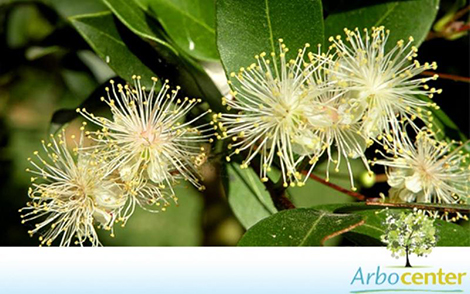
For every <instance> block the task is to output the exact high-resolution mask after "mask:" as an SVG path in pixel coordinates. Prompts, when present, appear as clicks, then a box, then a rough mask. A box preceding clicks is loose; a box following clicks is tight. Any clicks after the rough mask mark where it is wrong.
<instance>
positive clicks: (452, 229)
mask: <svg viewBox="0 0 470 294" xmlns="http://www.w3.org/2000/svg"><path fill="white" fill-rule="evenodd" d="M312 208H313V209H324V210H327V211H331V212H334V213H350V214H354V215H359V216H361V217H363V218H364V220H365V223H364V224H363V225H361V226H358V227H356V228H354V229H353V230H351V231H350V232H348V233H346V234H344V236H345V237H346V238H347V239H349V240H351V241H352V242H354V243H356V244H357V245H367V246H370V245H381V244H382V243H381V241H380V236H381V235H382V234H384V233H385V227H384V222H385V218H386V214H385V213H384V211H383V209H382V208H378V207H377V206H370V205H365V204H364V203H351V204H344V205H341V204H333V205H322V206H314V207H312ZM399 210H401V209H399ZM434 224H435V226H436V228H437V229H438V236H439V240H438V242H437V246H470V229H469V228H465V227H463V226H460V225H457V224H454V223H449V222H446V221H443V220H440V219H436V220H435V222H434Z"/></svg>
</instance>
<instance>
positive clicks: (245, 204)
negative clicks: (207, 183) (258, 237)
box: [227, 163, 277, 229]
mask: <svg viewBox="0 0 470 294" xmlns="http://www.w3.org/2000/svg"><path fill="white" fill-rule="evenodd" d="M227 175H228V184H227V185H228V187H227V195H228V202H229V204H230V207H231V208H232V211H233V213H234V214H235V216H236V217H237V219H238V220H239V221H240V223H241V224H242V225H243V227H244V228H245V229H248V228H250V227H251V226H253V225H254V224H256V223H257V222H258V221H260V220H262V219H264V218H266V217H268V216H271V215H272V214H274V213H276V212H277V209H276V208H275V207H274V204H273V202H272V200H271V196H270V195H269V193H268V191H266V188H265V186H264V184H263V183H262V182H261V181H260V179H259V176H258V175H257V174H256V173H255V172H254V171H253V170H252V169H251V168H247V169H241V168H240V165H239V164H237V163H231V164H228V165H227Z"/></svg>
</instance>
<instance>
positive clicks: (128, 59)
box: [70, 12, 156, 87]
mask: <svg viewBox="0 0 470 294" xmlns="http://www.w3.org/2000/svg"><path fill="white" fill-rule="evenodd" d="M70 21H71V22H72V24H73V26H74V27H75V28H76V29H77V31H78V32H79V33H80V34H81V35H82V36H83V38H84V39H85V40H86V41H87V42H88V44H89V45H90V46H91V47H92V48H93V50H94V51H95V52H96V53H97V54H98V55H99V56H100V57H101V59H103V60H105V61H106V62H107V63H108V65H109V66H110V67H111V68H112V69H113V70H114V71H115V72H116V73H117V74H118V75H120V76H121V77H123V78H125V79H126V80H128V81H131V77H132V75H134V74H138V75H140V76H142V82H143V83H144V85H146V86H147V87H148V86H151V77H153V76H155V75H156V74H155V73H154V72H153V71H152V70H150V69H149V68H148V67H147V66H146V64H144V62H145V61H143V60H141V59H139V58H138V57H137V56H135V55H134V54H133V53H132V51H131V49H130V48H129V46H128V44H126V43H125V41H124V40H123V39H122V38H121V34H120V32H119V31H118V27H117V25H116V22H115V20H114V18H113V16H112V14H111V13H110V12H102V13H96V14H87V15H80V16H76V17H72V18H70Z"/></svg>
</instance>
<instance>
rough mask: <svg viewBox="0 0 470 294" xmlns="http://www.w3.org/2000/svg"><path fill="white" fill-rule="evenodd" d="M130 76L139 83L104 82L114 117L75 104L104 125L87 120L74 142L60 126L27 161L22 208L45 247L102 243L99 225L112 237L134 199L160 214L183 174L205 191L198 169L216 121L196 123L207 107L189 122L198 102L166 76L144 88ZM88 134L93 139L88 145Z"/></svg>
mask: <svg viewBox="0 0 470 294" xmlns="http://www.w3.org/2000/svg"><path fill="white" fill-rule="evenodd" d="M133 78H134V80H135V88H131V87H129V86H128V85H125V86H122V85H120V84H118V85H117V87H116V86H115V85H114V82H113V81H111V86H112V87H111V89H109V88H106V92H107V98H105V97H102V98H101V100H102V101H104V102H106V103H107V104H108V105H109V108H110V109H111V113H112V117H111V118H105V117H97V116H95V115H93V114H92V113H90V112H88V111H87V110H86V109H77V112H79V113H80V114H82V116H83V117H85V118H86V119H87V120H89V121H91V122H93V123H94V124H96V125H98V126H99V127H101V128H100V129H99V130H97V131H86V130H85V125H86V122H84V123H83V126H82V127H81V129H80V132H81V134H80V136H79V138H78V140H77V139H76V136H75V135H72V136H70V140H69V141H70V144H68V143H67V139H68V138H67V137H66V134H65V130H62V132H61V133H59V134H58V135H56V136H54V135H51V137H50V140H49V141H48V142H46V141H43V142H42V143H43V147H44V151H45V154H46V157H44V156H41V154H40V152H38V151H36V152H34V154H35V155H36V157H37V160H33V159H29V160H30V162H31V163H32V165H33V168H32V169H27V171H29V172H31V173H33V174H34V176H33V177H32V178H31V181H32V182H33V183H32V187H31V188H30V189H29V196H30V198H31V201H30V202H29V203H28V204H27V206H26V207H24V208H22V209H21V210H20V212H22V215H21V217H22V218H23V221H22V222H23V223H25V222H28V221H33V220H34V221H37V223H36V224H35V227H34V229H32V230H30V231H29V234H30V235H33V234H35V233H39V235H40V236H39V240H40V242H41V245H44V244H45V245H51V244H52V243H53V242H54V240H56V239H58V240H59V239H60V245H61V246H68V245H71V244H75V245H83V244H84V243H85V242H90V243H91V244H92V245H94V246H97V245H100V242H99V239H98V235H97V232H96V230H95V226H94V224H95V223H97V224H98V227H99V228H103V229H105V230H109V231H110V233H111V236H114V233H113V225H114V224H115V223H118V222H121V225H122V226H124V225H125V223H126V222H127V220H128V219H129V217H130V216H131V215H132V213H133V212H134V209H135V207H136V205H137V206H140V207H142V208H144V209H146V210H149V211H154V212H155V211H165V209H166V208H165V207H166V206H168V205H169V204H170V201H171V200H174V201H175V202H176V201H177V198H176V196H175V194H174V191H173V188H172V187H173V185H175V184H176V183H178V182H180V181H181V180H185V181H188V182H190V183H191V184H192V185H194V186H195V187H197V188H199V189H200V190H202V189H204V186H203V185H202V184H201V182H200V179H201V177H200V175H199V173H198V167H199V166H200V165H201V164H203V163H204V161H205V160H206V157H207V153H206V151H205V148H207V146H205V145H206V144H208V143H209V142H210V141H211V140H212V139H210V137H211V136H212V133H213V127H212V126H211V125H210V123H205V124H204V123H203V124H200V125H199V126H198V127H192V126H191V125H192V124H193V123H194V122H196V121H198V120H199V119H200V118H201V117H203V116H204V115H206V114H207V113H208V112H210V110H208V111H205V112H204V113H202V114H200V115H199V116H196V117H194V118H192V119H189V120H186V122H185V117H186V116H189V115H188V114H189V113H190V111H191V110H192V109H193V108H194V106H195V105H196V104H197V103H199V102H201V100H198V99H189V98H184V99H180V98H178V91H179V87H176V89H175V90H171V89H170V86H169V85H168V81H165V82H164V83H163V86H161V90H160V91H159V92H155V87H156V86H157V82H158V81H157V79H153V87H152V89H151V91H150V92H149V93H147V92H146V89H145V87H144V86H141V84H140V77H139V76H135V77H133ZM87 139H90V140H88V141H90V142H91V143H92V144H88V146H87V145H86V144H85V143H84V142H85V141H86V140H87ZM71 144H73V145H74V146H73V148H69V147H70V145H71ZM39 181H41V182H40V183H37V182H39Z"/></svg>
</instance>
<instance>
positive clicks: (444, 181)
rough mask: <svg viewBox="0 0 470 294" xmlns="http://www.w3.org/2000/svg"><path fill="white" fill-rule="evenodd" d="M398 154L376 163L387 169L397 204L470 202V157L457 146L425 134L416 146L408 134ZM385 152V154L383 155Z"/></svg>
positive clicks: (391, 195)
mask: <svg viewBox="0 0 470 294" xmlns="http://www.w3.org/2000/svg"><path fill="white" fill-rule="evenodd" d="M400 141H401V142H399V143H398V146H397V150H398V151H397V152H395V151H393V147H390V146H387V145H385V146H384V147H385V149H386V150H388V153H391V155H384V154H383V153H382V155H384V157H385V158H386V159H383V160H376V161H375V163H376V164H379V165H383V166H385V167H387V176H388V181H387V182H388V184H389V185H390V186H391V189H390V191H389V196H390V198H391V200H392V201H396V202H424V203H450V204H454V203H466V202H467V199H468V197H469V188H470V186H469V181H470V169H469V164H468V162H467V160H468V157H469V154H468V153H465V154H464V152H463V151H462V150H461V148H462V146H463V145H462V146H461V147H458V148H455V149H454V150H451V149H452V148H453V147H455V144H451V143H447V142H439V141H436V140H435V139H434V138H433V136H432V133H430V132H426V131H421V132H419V133H418V134H417V136H416V141H415V143H414V144H412V143H411V141H410V139H409V138H408V136H406V135H404V136H403V138H402V139H401V140H400ZM379 153H381V152H379Z"/></svg>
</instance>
